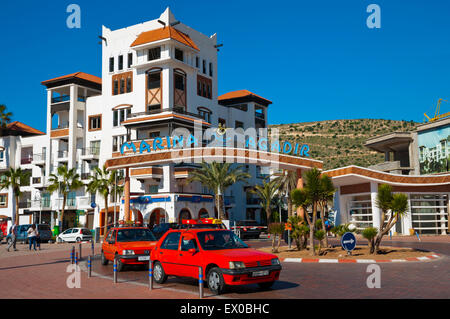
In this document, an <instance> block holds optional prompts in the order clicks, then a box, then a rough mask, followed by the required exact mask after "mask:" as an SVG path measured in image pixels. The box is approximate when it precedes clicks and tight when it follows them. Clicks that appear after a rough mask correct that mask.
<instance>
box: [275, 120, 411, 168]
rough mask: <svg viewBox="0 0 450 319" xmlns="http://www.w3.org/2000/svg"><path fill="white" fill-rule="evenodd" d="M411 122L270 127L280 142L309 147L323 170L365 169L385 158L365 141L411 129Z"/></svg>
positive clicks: (318, 123) (372, 121) (312, 123)
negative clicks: (357, 167) (275, 130)
mask: <svg viewBox="0 0 450 319" xmlns="http://www.w3.org/2000/svg"><path fill="white" fill-rule="evenodd" d="M417 124H418V123H415V122H413V121H393V120H376V119H359V120H332V121H321V122H305V123H293V124H281V125H270V126H269V129H274V128H276V129H278V130H279V131H280V132H279V134H280V141H283V140H284V141H286V140H287V141H290V142H294V143H295V142H297V143H303V144H308V145H309V147H310V156H311V158H314V159H319V160H322V161H323V165H324V169H325V170H328V169H333V168H337V167H342V166H347V165H351V164H353V165H358V166H362V167H367V166H370V165H374V164H377V163H380V162H383V161H384V155H383V154H381V153H377V152H374V151H370V150H369V149H368V148H366V147H365V146H364V143H365V141H366V140H367V139H368V138H370V137H373V136H377V135H382V134H386V133H389V132H394V131H395V132H404V131H410V130H412V129H414V127H415V126H416V125H417Z"/></svg>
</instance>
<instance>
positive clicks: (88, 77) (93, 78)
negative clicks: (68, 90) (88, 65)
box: [41, 72, 102, 85]
mask: <svg viewBox="0 0 450 319" xmlns="http://www.w3.org/2000/svg"><path fill="white" fill-rule="evenodd" d="M71 78H78V79H82V80H86V81H89V82H93V83H96V84H100V85H101V84H102V79H101V78H99V77H98V76H95V75H91V74H87V73H84V72H75V73H71V74H68V75H63V76H59V77H57V78H54V79H50V80H46V81H43V82H41V84H43V85H46V84H48V83H50V82H54V81H59V80H66V79H71Z"/></svg>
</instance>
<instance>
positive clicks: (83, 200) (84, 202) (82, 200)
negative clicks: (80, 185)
mask: <svg viewBox="0 0 450 319" xmlns="http://www.w3.org/2000/svg"><path fill="white" fill-rule="evenodd" d="M81 206H83V207H86V206H89V207H90V206H91V197H90V196H82V197H78V207H81Z"/></svg>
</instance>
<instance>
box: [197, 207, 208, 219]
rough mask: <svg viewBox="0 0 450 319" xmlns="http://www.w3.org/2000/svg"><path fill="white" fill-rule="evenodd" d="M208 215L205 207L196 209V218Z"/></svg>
mask: <svg viewBox="0 0 450 319" xmlns="http://www.w3.org/2000/svg"><path fill="white" fill-rule="evenodd" d="M208 217H209V213H208V210H207V209H206V208H201V209H200V210H199V211H198V218H208Z"/></svg>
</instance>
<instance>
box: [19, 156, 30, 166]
mask: <svg viewBox="0 0 450 319" xmlns="http://www.w3.org/2000/svg"><path fill="white" fill-rule="evenodd" d="M32 161H33V155H31V154H29V155H28V156H27V157H22V158H21V159H20V164H31V162H32Z"/></svg>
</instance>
